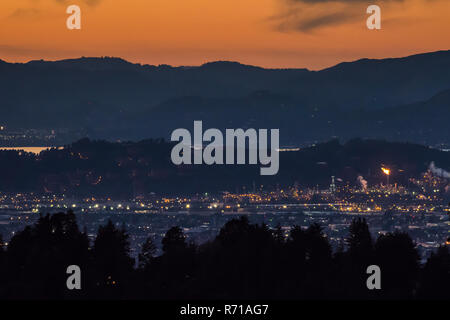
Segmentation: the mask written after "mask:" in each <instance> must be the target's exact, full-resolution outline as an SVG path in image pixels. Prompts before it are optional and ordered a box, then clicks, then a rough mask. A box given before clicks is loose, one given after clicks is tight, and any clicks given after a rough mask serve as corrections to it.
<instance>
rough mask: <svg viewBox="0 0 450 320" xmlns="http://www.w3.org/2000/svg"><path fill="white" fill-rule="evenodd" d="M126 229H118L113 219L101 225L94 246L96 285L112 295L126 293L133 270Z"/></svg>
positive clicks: (116, 295)
mask: <svg viewBox="0 0 450 320" xmlns="http://www.w3.org/2000/svg"><path fill="white" fill-rule="evenodd" d="M128 238H129V236H128V234H127V233H126V232H125V230H124V229H123V228H122V229H117V228H116V227H115V225H114V224H113V223H112V221H111V220H109V221H108V223H107V224H106V225H104V226H101V227H99V229H98V233H97V237H96V239H95V242H94V247H93V267H94V270H95V274H94V279H92V280H93V281H94V282H95V286H96V288H97V289H98V290H100V292H101V293H103V294H105V295H107V296H110V297H120V295H121V294H124V288H126V286H127V284H128V281H129V279H130V276H131V273H132V271H133V265H134V259H132V258H131V257H130V244H129V241H128Z"/></svg>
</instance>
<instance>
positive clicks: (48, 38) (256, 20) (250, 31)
mask: <svg viewBox="0 0 450 320" xmlns="http://www.w3.org/2000/svg"><path fill="white" fill-rule="evenodd" d="M71 4H77V5H79V6H80V7H81V9H82V29H81V30H68V29H67V28H66V19H67V18H68V16H69V15H68V14H66V8H67V7H68V5H71ZM371 4H377V5H379V6H380V7H381V13H382V30H368V29H367V28H366V19H367V17H368V16H369V15H368V14H366V8H367V7H368V6H369V5H371ZM448 49H450V1H449V0H384V1H372V0H69V1H65V0H1V1H0V59H2V60H6V61H8V62H25V61H29V60H35V59H48V60H56V59H64V58H76V57H80V56H117V57H122V58H124V59H126V60H129V61H132V62H139V63H148V64H155V65H158V64H171V65H199V64H202V63H204V62H207V61H214V60H233V61H239V62H241V63H245V64H252V65H259V66H264V67H300V68H303V67H306V68H309V69H320V68H324V67H328V66H331V65H334V64H336V63H338V62H341V61H349V60H355V59H359V58H363V57H368V58H385V57H399V56H406V55H411V54H415V53H421V52H429V51H436V50H448Z"/></svg>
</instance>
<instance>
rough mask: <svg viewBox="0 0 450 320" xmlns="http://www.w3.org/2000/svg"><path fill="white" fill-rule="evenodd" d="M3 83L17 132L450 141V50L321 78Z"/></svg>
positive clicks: (260, 74)
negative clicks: (181, 131)
mask: <svg viewBox="0 0 450 320" xmlns="http://www.w3.org/2000/svg"><path fill="white" fill-rule="evenodd" d="M0 75H1V77H0V97H1V100H0V105H1V108H0V119H1V121H2V125H4V124H7V125H8V127H10V128H46V129H57V128H66V129H70V130H73V131H74V132H83V133H85V134H86V135H88V136H90V137H91V138H101V139H116V138H120V139H131V140H139V139H143V138H149V137H153V138H159V137H165V138H167V137H168V136H169V134H170V132H171V131H172V130H174V129H176V128H178V127H188V128H189V127H190V126H192V122H193V120H203V121H204V122H206V123H205V124H206V125H208V126H209V127H217V128H240V127H243V128H246V127H259V128H280V129H281V133H282V134H281V140H282V142H283V143H292V144H299V143H305V142H309V141H325V140H329V139H330V137H332V136H338V137H342V138H346V139H348V138H355V137H363V138H364V137H366V138H386V139H395V140H397V141H410V142H419V143H422V144H436V143H449V141H448V137H449V131H448V130H449V129H448V125H447V123H446V122H445V119H448V118H449V116H450V114H449V112H450V111H449V110H450V109H449V107H448V106H449V105H450V100H449V99H450V98H449V94H448V90H449V89H450V51H439V52H433V53H426V54H420V55H414V56H410V57H405V58H397V59H381V60H373V59H362V60H358V61H354V62H347V63H341V64H338V65H336V66H334V67H331V68H328V69H324V70H320V71H309V70H307V69H264V68H259V67H254V66H248V65H242V64H239V63H237V62H225V61H219V62H211V63H206V64H204V65H202V66H198V67H171V66H166V65H160V66H150V65H140V64H133V63H129V62H127V61H125V60H123V59H119V58H109V57H106V58H80V59H73V60H63V61H56V62H49V61H32V62H29V63H25V64H18V63H15V64H12V63H6V62H1V63H0ZM68 139H69V138H68ZM72 139H73V138H72ZM68 142H69V141H66V143H68Z"/></svg>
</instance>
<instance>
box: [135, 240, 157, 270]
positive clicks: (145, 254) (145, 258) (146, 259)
mask: <svg viewBox="0 0 450 320" xmlns="http://www.w3.org/2000/svg"><path fill="white" fill-rule="evenodd" d="M155 254H156V245H155V243H154V242H153V239H152V238H151V237H148V238H147V240H145V242H144V244H143V245H142V249H141V252H140V253H139V256H138V260H139V268H141V269H148V267H149V266H150V263H151V261H152V260H153V259H154V257H155Z"/></svg>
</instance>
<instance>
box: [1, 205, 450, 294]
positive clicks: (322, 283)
mask: <svg viewBox="0 0 450 320" xmlns="http://www.w3.org/2000/svg"><path fill="white" fill-rule="evenodd" d="M156 248H157V246H156V243H155V242H154V240H153V239H152V237H149V238H148V239H147V240H146V241H145V242H144V243H143V244H142V246H141V251H140V253H139V255H138V257H137V258H136V259H134V258H132V257H131V255H130V243H129V235H128V234H127V232H126V230H125V229H124V228H118V227H116V226H115V225H114V224H113V223H112V222H111V221H108V222H107V223H106V224H105V225H103V226H100V227H99V229H98V232H97V235H96V238H95V240H94V241H93V242H92V243H91V242H90V240H89V238H88V236H87V233H86V231H81V230H80V229H79V226H78V224H77V221H76V217H75V214H74V213H73V212H72V211H68V212H67V213H57V214H53V215H49V214H47V215H41V216H40V218H39V219H38V221H37V222H36V223H35V224H33V225H30V226H27V227H25V228H24V229H23V230H22V231H20V232H17V233H16V234H15V235H14V236H13V237H12V238H11V240H10V241H9V243H8V245H7V246H6V245H5V244H4V242H3V241H1V237H0V299H149V300H172V299H177V300H185V299H233V300H236V299H270V300H298V299H449V298H450V291H449V290H448V288H450V253H449V248H448V246H441V247H440V248H438V249H437V250H436V251H435V252H433V253H432V254H431V256H430V257H429V258H428V260H427V261H426V263H425V264H421V263H420V260H419V254H418V251H417V249H416V247H415V244H414V242H413V241H412V239H411V238H410V237H409V235H408V234H407V233H403V232H394V233H387V234H384V235H380V236H379V237H378V238H377V239H376V240H374V239H372V236H371V233H370V230H369V227H368V224H367V223H366V221H365V220H364V219H361V218H357V219H355V220H353V222H352V223H351V226H350V229H349V235H348V237H347V238H346V239H345V242H343V243H342V245H341V246H340V247H339V248H338V249H337V250H335V251H333V250H332V248H331V246H330V243H329V241H328V239H327V237H326V235H325V234H324V233H323V231H322V228H321V227H320V225H318V224H312V225H311V226H310V227H308V228H307V229H305V228H301V227H298V226H295V227H293V228H292V229H291V231H290V232H289V234H287V235H286V234H285V232H284V231H283V230H282V229H281V227H277V228H274V229H271V228H269V227H268V226H267V225H265V224H251V223H250V222H249V220H248V219H247V217H241V218H239V219H233V220H230V221H228V222H227V223H226V224H225V225H224V226H223V227H222V228H221V230H220V231H219V233H218V235H217V236H216V237H215V239H214V240H211V241H209V242H207V243H204V244H201V245H198V244H195V243H193V242H189V241H188V240H187V238H186V236H185V234H184V233H183V230H182V229H181V228H180V227H177V226H175V227H172V228H170V229H169V230H168V231H167V233H166V234H165V236H164V238H163V239H162V254H160V255H157V254H156V253H157V249H156ZM69 265H77V266H79V267H80V269H81V290H69V289H68V288H67V286H66V280H67V277H68V275H67V273H66V269H67V267H68V266H69ZM369 265H377V266H379V267H380V270H381V290H369V289H368V288H367V286H366V280H367V278H368V277H369V275H368V274H367V273H366V269H367V267H368V266H369Z"/></svg>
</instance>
